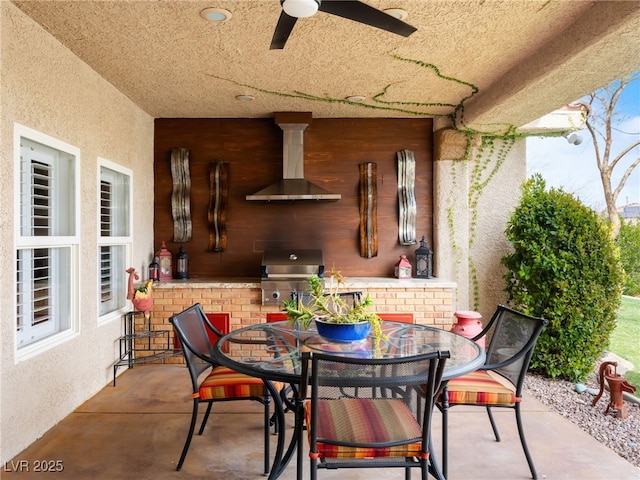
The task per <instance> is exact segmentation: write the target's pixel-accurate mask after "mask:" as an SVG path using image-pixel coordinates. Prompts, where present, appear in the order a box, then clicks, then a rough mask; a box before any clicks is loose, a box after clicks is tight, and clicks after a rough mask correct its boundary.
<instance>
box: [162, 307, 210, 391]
mask: <svg viewBox="0 0 640 480" xmlns="http://www.w3.org/2000/svg"><path fill="white" fill-rule="evenodd" d="M169 321H170V322H171V324H172V325H173V329H174V331H175V333H176V335H177V336H178V339H179V340H180V344H181V345H182V353H183V354H184V358H185V360H186V362H187V367H188V368H189V373H190V375H191V383H192V384H193V391H194V393H195V392H197V391H198V377H199V376H200V374H202V372H204V371H205V370H207V369H208V368H211V367H212V366H215V365H217V363H216V361H215V359H214V357H213V343H212V342H211V339H210V337H209V333H208V332H209V331H211V332H213V333H214V334H215V335H216V336H218V337H220V336H222V332H220V331H219V330H218V329H216V328H215V327H214V326H213V325H212V324H211V322H209V320H208V319H207V316H206V314H205V313H204V311H203V310H202V307H201V305H200V304H199V303H196V304H195V305H192V306H191V307H189V308H187V309H186V310H183V311H182V312H180V313H178V314H176V315H173V316H171V317H170V318H169Z"/></svg>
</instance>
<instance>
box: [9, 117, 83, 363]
mask: <svg viewBox="0 0 640 480" xmlns="http://www.w3.org/2000/svg"><path fill="white" fill-rule="evenodd" d="M15 139H16V143H15V149H14V151H15V152H16V154H17V155H19V158H18V159H16V161H15V164H16V182H17V185H18V188H17V189H16V190H17V192H18V193H19V199H18V201H17V202H16V219H17V221H16V225H17V235H16V247H17V252H16V348H17V350H18V358H19V359H22V358H27V357H29V356H31V355H33V354H35V353H36V352H38V351H40V350H41V349H43V348H47V347H49V346H51V345H55V344H57V343H58V342H62V341H64V340H66V338H67V337H68V336H69V335H74V334H77V333H78V307H77V303H78V300H77V299H78V291H77V289H78V275H79V273H78V272H79V270H78V251H79V236H78V223H77V220H76V219H77V218H78V215H79V212H78V200H77V197H78V170H77V165H78V159H79V152H78V150H77V149H76V148H74V147H72V146H70V145H66V144H64V143H62V142H60V141H58V140H56V139H54V138H51V137H48V136H46V135H44V134H42V133H39V132H36V131H34V130H31V129H28V128H26V127H23V126H21V125H16V127H15Z"/></svg>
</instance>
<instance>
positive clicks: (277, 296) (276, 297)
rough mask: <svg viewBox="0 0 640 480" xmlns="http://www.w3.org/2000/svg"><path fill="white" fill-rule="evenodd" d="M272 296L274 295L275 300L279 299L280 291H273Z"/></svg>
mask: <svg viewBox="0 0 640 480" xmlns="http://www.w3.org/2000/svg"><path fill="white" fill-rule="evenodd" d="M271 296H272V297H273V298H274V299H275V300H277V299H279V298H280V292H273V293H272V294H271Z"/></svg>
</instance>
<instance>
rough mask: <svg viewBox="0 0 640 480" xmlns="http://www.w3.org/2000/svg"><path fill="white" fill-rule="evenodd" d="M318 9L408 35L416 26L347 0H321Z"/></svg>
mask: <svg viewBox="0 0 640 480" xmlns="http://www.w3.org/2000/svg"><path fill="white" fill-rule="evenodd" d="M319 10H322V11H323V12H326V13H330V14H332V15H337V16H338V17H342V18H348V19H349V20H354V21H356V22H360V23H364V24H366V25H370V26H372V27H376V28H380V29H382V30H386V31H387V32H391V33H396V34H398V35H402V36H403V37H408V36H409V35H411V34H412V33H413V32H415V31H416V30H417V28H415V27H413V26H411V25H409V24H408V23H405V22H403V21H402V20H398V19H397V18H395V17H392V16H391V15H388V14H386V13H384V12H383V11H382V10H378V9H377V8H374V7H372V6H370V5H367V4H366V3H363V2H358V1H349V0H323V1H322V3H320V8H319Z"/></svg>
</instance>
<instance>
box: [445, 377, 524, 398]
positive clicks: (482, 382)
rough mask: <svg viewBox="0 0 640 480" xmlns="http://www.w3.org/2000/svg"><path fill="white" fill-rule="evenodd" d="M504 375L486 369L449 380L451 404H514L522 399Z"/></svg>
mask: <svg viewBox="0 0 640 480" xmlns="http://www.w3.org/2000/svg"><path fill="white" fill-rule="evenodd" d="M501 378H502V377H499V376H498V375H497V374H493V375H492V372H489V371H486V370H476V371H475V372H472V373H468V374H467V375H463V376H461V377H457V378H454V379H452V380H449V383H448V385H447V387H448V390H449V403H450V404H465V405H513V404H514V403H516V402H519V401H520V400H521V399H520V398H517V397H516V394H515V388H513V386H511V385H510V384H507V382H506V381H505V380H502V381H501Z"/></svg>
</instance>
